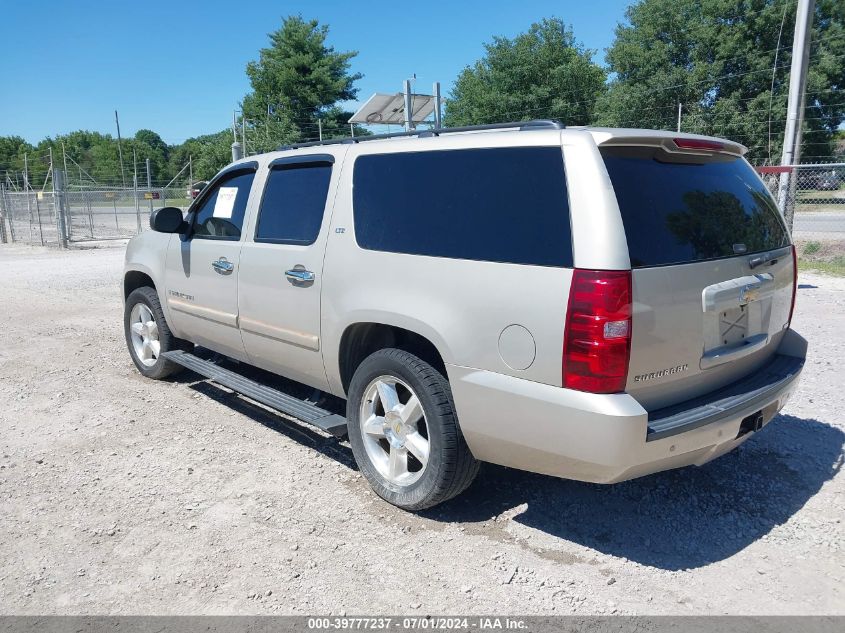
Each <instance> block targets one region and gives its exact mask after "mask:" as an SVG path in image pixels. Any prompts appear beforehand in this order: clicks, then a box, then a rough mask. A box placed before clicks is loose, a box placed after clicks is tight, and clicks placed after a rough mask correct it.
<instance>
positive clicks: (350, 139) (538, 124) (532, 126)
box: [279, 119, 566, 150]
mask: <svg viewBox="0 0 845 633" xmlns="http://www.w3.org/2000/svg"><path fill="white" fill-rule="evenodd" d="M564 127H566V126H564V125H563V123H561V122H560V121H552V120H549V119H535V120H533V121H512V122H510V123H488V124H486V125H463V126H460V127H434V128H429V129H426V130H412V131H410V132H391V133H389V134H371V135H369V136H347V137H345V138H335V139H328V140H325V141H310V142H307V143H291V144H289V145H281V146H280V147H279V150H286V149H299V148H300V147H319V146H321V145H340V144H344V143H361V142H363V141H380V140H382V139H386V138H402V137H411V136H416V137H418V138H427V137H430V136H440V135H441V134H454V133H456V132H480V131H484V130H506V129H510V128H517V129H518V130H520V131H526V130H562V129H564Z"/></svg>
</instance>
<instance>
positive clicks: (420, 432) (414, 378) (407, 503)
mask: <svg viewBox="0 0 845 633" xmlns="http://www.w3.org/2000/svg"><path fill="white" fill-rule="evenodd" d="M346 417H347V424H348V427H349V442H350V444H351V445H352V452H353V454H354V455H355V461H356V462H357V463H358V468H359V469H360V470H361V474H363V475H364V477H365V478H366V479H367V481H368V482H369V484H370V486H371V487H372V488H373V490H374V491H375V492H376V494H378V495H379V496H380V497H381V498H382V499H384V500H385V501H388V502H389V503H392V504H393V505H395V506H398V507H400V508H403V509H405V510H412V511H416V510H423V509H425V508H430V507H432V506H435V505H437V504H439V503H443V502H444V501H447V500H448V499H451V498H453V497H455V496H457V495H459V494H460V493H462V492H463V491H464V490H466V489H467V488H468V487H469V485H470V484H471V483H472V481H473V479H474V478H475V475H476V474H477V473H478V467H479V462H478V461H477V460H476V459H475V458H474V457H473V456H472V453H470V450H469V447H468V446H467V444H466V441H465V440H464V437H463V435H462V434H461V430H460V427H459V426H458V417H457V414H456V413H455V403H454V400H453V398H452V390H451V389H450V387H449V381H448V380H447V379H446V377H445V376H443V375H442V374H441V373H440V372H439V371H437V370H436V369H435V368H434V367H432V366H431V365H429V364H428V363H426V362H425V361H423V360H421V359H420V358H418V357H416V356H414V355H413V354H411V353H409V352H406V351H404V350H399V349H383V350H379V351H378V352H375V353H374V354H372V355H371V356H369V357H367V358H366V359H365V360H364V362H362V363H361V365H360V366H359V367H358V369H357V370H356V371H355V375H354V376H353V377H352V382H351V384H350V386H349V397H348V400H347V415H346Z"/></svg>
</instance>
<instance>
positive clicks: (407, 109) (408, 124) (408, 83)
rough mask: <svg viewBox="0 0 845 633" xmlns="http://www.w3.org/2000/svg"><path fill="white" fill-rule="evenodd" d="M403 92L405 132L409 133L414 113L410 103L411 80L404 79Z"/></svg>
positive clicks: (412, 126)
mask: <svg viewBox="0 0 845 633" xmlns="http://www.w3.org/2000/svg"><path fill="white" fill-rule="evenodd" d="M403 92H404V93H405V131H406V132H410V131H411V130H413V129H414V113H413V112H412V109H413V105H412V103H411V80H410V79H406V80H405V82H404V85H403Z"/></svg>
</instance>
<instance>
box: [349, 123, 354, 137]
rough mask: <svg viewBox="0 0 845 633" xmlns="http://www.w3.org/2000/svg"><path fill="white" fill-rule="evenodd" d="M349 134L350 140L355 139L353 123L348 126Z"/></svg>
mask: <svg viewBox="0 0 845 633" xmlns="http://www.w3.org/2000/svg"><path fill="white" fill-rule="evenodd" d="M349 133H350V134H352V138H355V124H354V123H350V124H349Z"/></svg>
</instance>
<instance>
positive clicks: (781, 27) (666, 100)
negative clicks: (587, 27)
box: [0, 0, 845, 186]
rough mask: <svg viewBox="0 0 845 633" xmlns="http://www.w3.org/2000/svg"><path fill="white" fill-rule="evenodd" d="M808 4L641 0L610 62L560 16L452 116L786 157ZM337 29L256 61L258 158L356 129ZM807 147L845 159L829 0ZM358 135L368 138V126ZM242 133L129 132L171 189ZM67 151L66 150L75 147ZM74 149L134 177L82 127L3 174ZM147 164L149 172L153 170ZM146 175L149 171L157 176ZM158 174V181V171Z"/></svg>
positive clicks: (0, 160) (111, 146)
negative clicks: (648, 135) (624, 130)
mask: <svg viewBox="0 0 845 633" xmlns="http://www.w3.org/2000/svg"><path fill="white" fill-rule="evenodd" d="M794 22H795V0H641V1H640V2H636V3H634V4H633V5H631V6H630V7H629V8H628V10H627V12H626V15H625V21H624V22H623V23H621V24H619V25H618V26H617V27H616V31H615V39H614V41H613V43H612V45H611V46H610V48H609V49H608V50H607V55H606V60H607V62H606V65H604V66H603V65H601V64H600V63H598V62H597V61H596V59H595V57H596V51H593V50H590V49H587V48H585V47H584V46H583V44H582V43H580V42H579V41H578V40H577V39H576V37H575V34H574V33H573V31H572V29H571V27H568V26H567V25H566V23H565V21H564V20H562V19H559V18H546V19H542V20H540V21H538V22H536V23H534V24H531V25H530V26H529V28H528V29H527V30H526V31H525V32H524V33H521V34H519V35H517V36H515V37H513V38H508V37H493V38H492V40H491V41H490V42H488V43H487V44H485V54H484V55H483V57H482V58H481V59H479V60H477V61H475V62H473V63H471V64H469V65H468V66H466V67H465V68H464V69H463V70H462V71H461V72H460V74H459V76H458V78H457V80H456V82H455V84H454V86H452V89H451V92H450V94H449V95H448V96H447V99H446V107H445V116H444V123H445V124H447V125H472V124H481V123H494V122H502V121H519V120H527V119H536V118H551V119H559V120H561V121H563V122H564V123H565V124H567V125H605V126H612V127H644V128H654V129H675V128H676V126H677V124H678V115H679V108H680V120H681V129H682V130H683V131H685V132H695V133H701V134H709V135H715V136H723V137H727V138H731V139H735V140H738V141H740V142H742V143H744V144H745V145H746V146H748V148H749V153H748V158H749V160H751V161H752V162H754V163H777V162H778V161H779V157H780V152H781V143H782V138H783V130H784V125H785V118H786V105H787V92H788V81H789V67H790V62H791V53H792V50H791V46H792V34H793V30H794ZM328 35H329V29H328V26H326V25H324V24H320V23H319V22H318V21H317V20H305V19H303V18H302V17H301V16H290V17H288V18H285V19H284V20H283V22H282V26H281V28H279V29H278V30H277V31H274V32H273V33H271V34H270V35H269V39H270V42H269V46H268V47H266V48H262V49H261V50H260V51H259V54H258V59H257V60H255V61H253V62H250V63H249V64H248V65H247V68H246V73H247V76H248V77H249V80H250V84H251V88H252V89H251V91H250V92H249V93H248V94H247V95H245V96H244V98H243V100H242V103H241V111H242V116H243V118H244V120H243V121H242V123H243V125H244V127H245V128H246V137H247V148H248V151H249V152H250V153H255V152H262V151H268V150H271V149H274V148H276V147H278V146H279V145H280V144H285V143H290V142H296V141H303V140H314V139H316V138H317V136H318V134H319V131H320V130H322V134H323V138H333V137H337V136H348V135H349V118H350V116H351V113H350V112H348V111H345V110H344V109H343V108H342V107H341V105H340V104H342V103H343V102H348V101H351V100H354V99H355V98H356V97H357V94H358V91H357V89H356V87H355V83H356V82H357V81H358V80H359V79H360V78H361V75H360V73H354V72H352V70H351V61H352V60H353V59H354V57H355V56H356V55H357V52H356V51H342V52H341V51H336V50H335V49H334V48H333V47H332V46H331V45H330V44H329V43H328ZM811 41H812V45H811V52H810V64H809V74H808V80H807V93H806V102H805V106H806V109H805V119H804V130H803V136H802V144H803V149H802V155H803V156H804V157H805V159H810V160H821V159H830V158H836V157H839V158H842V157H843V155H845V152H844V151H843V148H842V145H843V139H842V133H841V132H840V130H839V127H840V126H841V124H842V123H843V120H845V97H843V95H845V91H843V88H845V86H843V83H845V3H843V2H841V0H817V1H816V4H815V19H814V21H813V30H812V36H811ZM355 133H356V135H361V134H367V133H368V132H367V131H366V130H364V129H361V128H358V127H356V129H355ZM231 143H232V133H231V130H229V129H226V130H222V131H220V132H216V133H213V134H208V135H204V136H199V137H196V138H191V139H188V140H186V141H185V142H183V143H180V144H175V145H168V144H167V143H165V142H164V141H163V140H162V138H161V137H160V136H159V135H158V134H156V133H155V132H154V131H152V130H139V131H138V132H137V133H136V134H135V135H134V137H132V138H129V139H124V141H123V144H122V150H123V172H124V173H128V174H130V176H129V179H130V184H131V173H132V171H133V165H132V156H133V152H134V155H135V156H137V158H138V160H139V161H140V162H141V163H143V162H144V161H145V159H147V158H149V159H150V163H151V172H152V174H153V176H154V180H155V181H156V183H157V184H163V183H162V181H166V180H169V178H172V177H173V176H174V175H175V174H176V173H177V172H178V171H179V170H180V169H181V168H182V167H183V166H184V165H185V164H186V163H187V162H188V159H189V157H190V158H191V161H192V166H193V174H194V178H195V180H199V179H208V178H210V177H211V176H212V175H213V174H214V173H215V172H216V171H217V170H219V169H220V168H221V167H222V166H224V165H225V164H226V163H228V162H229V160H230V158H231ZM62 146H63V147H62ZM51 150H52V152H53V159H54V161H55V160H57V159H58V157H59V156H64V155H63V154H62V151H64V152H65V153H66V155H67V156H70V157H71V166H70V167H69V171H73V170H74V169H75V170H77V171H78V172H79V174H78V176H79V177H81V178H82V179H83V180H86V179H93V180H96V181H102V182H107V183H109V184H115V183H118V182H120V181H121V162H120V157H119V151H118V146H117V142H116V139H115V138H114V137H112V136H111V135H109V134H101V133H99V132H89V131H77V132H72V133H70V134H66V135H59V136H55V137H48V138H46V139H44V140H43V141H41V142H39V143H38V144H36V145H34V146H33V145H31V144H30V143H28V142H26V141H25V140H24V139H22V138H20V137H17V136H10V137H0V175H2V171H3V170H7V171H10V172H20V171H22V170H23V167H24V165H23V156H24V153H26V154H27V155H28V157H31V162H30V164H29V171H30V175H31V177H30V182H31V183H33V186H35V185H36V183H38V182H39V180H41V179H44V178H45V177H46V169H47V166H48V162H47V158H46V157H47V156H48V155H49V153H50V151H51ZM142 169H143V167H142ZM144 173H145V172H144ZM144 178H145V176H144Z"/></svg>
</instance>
